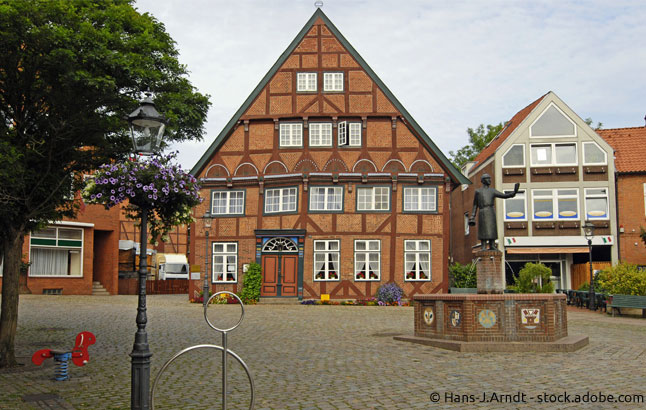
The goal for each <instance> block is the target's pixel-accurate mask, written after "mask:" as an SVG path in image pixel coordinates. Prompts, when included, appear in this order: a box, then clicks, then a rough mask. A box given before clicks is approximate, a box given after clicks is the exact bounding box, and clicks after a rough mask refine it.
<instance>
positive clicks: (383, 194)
mask: <svg viewBox="0 0 646 410" xmlns="http://www.w3.org/2000/svg"><path fill="white" fill-rule="evenodd" d="M388 210H390V187H365V188H358V189H357V211H388Z"/></svg>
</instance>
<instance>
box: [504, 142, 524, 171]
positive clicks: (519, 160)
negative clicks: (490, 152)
mask: <svg viewBox="0 0 646 410" xmlns="http://www.w3.org/2000/svg"><path fill="white" fill-rule="evenodd" d="M502 166H503V167H509V168H512V167H514V168H515V167H524V166H525V145H522V144H520V145H512V146H511V148H509V149H508V150H507V152H505V155H503V156H502Z"/></svg>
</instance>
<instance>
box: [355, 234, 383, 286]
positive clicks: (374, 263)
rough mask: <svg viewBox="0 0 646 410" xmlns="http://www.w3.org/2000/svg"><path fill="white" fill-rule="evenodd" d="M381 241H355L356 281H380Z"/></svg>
mask: <svg viewBox="0 0 646 410" xmlns="http://www.w3.org/2000/svg"><path fill="white" fill-rule="evenodd" d="M380 250H381V241H380V240H357V241H354V280H357V281H369V280H379V278H380V277H381V253H380Z"/></svg>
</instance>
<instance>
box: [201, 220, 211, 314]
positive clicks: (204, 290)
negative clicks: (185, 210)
mask: <svg viewBox="0 0 646 410" xmlns="http://www.w3.org/2000/svg"><path fill="white" fill-rule="evenodd" d="M212 217H213V216H212V215H211V214H210V213H209V212H208V211H207V212H206V213H205V214H204V216H203V217H202V218H203V219H204V231H205V235H206V246H205V247H204V286H203V287H202V303H203V304H204V307H205V308H206V304H207V303H209V288H210V286H209V229H211V218H212Z"/></svg>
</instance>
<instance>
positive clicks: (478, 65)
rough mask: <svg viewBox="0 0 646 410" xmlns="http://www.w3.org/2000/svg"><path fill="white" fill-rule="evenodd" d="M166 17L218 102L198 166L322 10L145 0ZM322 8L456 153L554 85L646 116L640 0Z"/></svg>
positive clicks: (194, 73) (594, 109) (582, 108)
mask: <svg viewBox="0 0 646 410" xmlns="http://www.w3.org/2000/svg"><path fill="white" fill-rule="evenodd" d="M136 7H137V8H138V9H139V10H140V11H141V12H150V13H151V14H153V15H154V16H155V17H156V18H157V19H158V20H160V21H162V22H163V23H164V24H165V25H166V29H167V31H168V32H169V33H170V35H171V36H172V37H173V39H174V40H175V41H176V42H177V47H178V49H179V51H180V61H181V62H182V63H183V64H185V65H187V67H188V69H189V71H190V73H191V74H190V80H191V82H192V83H193V85H195V86H196V87H197V88H198V89H199V90H200V92H203V93H208V94H210V95H211V102H212V104H213V105H212V107H211V110H210V111H209V116H208V122H207V125H206V130H207V133H206V137H205V139H204V141H202V142H201V143H195V142H190V143H183V144H180V145H178V146H174V149H178V150H179V151H180V154H179V160H180V162H181V163H182V165H183V166H185V167H187V168H192V167H193V165H194V164H195V163H196V162H197V160H198V159H199V158H200V156H201V155H202V153H203V152H204V151H205V150H206V148H207V147H208V146H209V145H210V144H211V143H212V142H213V140H214V139H215V137H216V136H217V135H218V134H219V132H220V131H221V129H222V128H223V127H224V125H225V124H226V123H227V121H229V119H230V118H231V116H232V115H233V114H234V113H235V111H236V110H237V109H238V108H239V107H240V105H241V104H242V103H243V102H244V100H245V99H246V98H247V96H248V95H249V94H250V93H251V91H252V90H253V89H254V87H255V86H256V85H257V84H258V82H259V81H260V79H261V78H262V77H263V76H264V75H265V73H266V72H267V71H268V70H269V69H270V67H271V66H272V65H273V63H274V62H275V61H276V60H277V59H278V57H279V56H280V54H281V53H282V52H283V51H284V50H285V49H286V48H287V46H288V45H289V43H290V42H291V41H292V40H293V38H294V37H295V36H296V34H297V33H298V32H299V30H300V29H301V28H302V27H303V25H304V24H305V23H306V22H307V20H308V19H309V18H310V17H311V15H312V14H313V13H314V11H315V7H314V0H271V1H260V0H237V1H230V0H210V1H209V0H183V1H180V0H137V3H136ZM323 11H324V12H325V14H326V15H327V16H328V17H329V18H330V20H331V21H332V22H333V23H334V24H335V26H336V27H337V28H338V29H339V30H340V31H341V33H343V35H344V36H345V37H346V39H347V40H348V41H349V42H350V43H351V44H352V45H353V46H354V48H355V49H356V50H357V51H358V52H359V54H361V56H362V57H363V58H364V59H365V60H366V62H367V63H368V64H369V65H370V66H371V67H372V69H373V70H374V71H375V72H376V73H377V75H378V76H379V77H380V78H381V80H382V81H383V82H384V83H385V84H386V86H387V87H388V88H389V89H390V90H391V91H392V92H393V93H394V95H395V96H396V97H397V99H399V101H400V102H401V103H402V104H403V105H404V107H406V109H407V110H408V111H409V113H410V114H411V115H412V116H413V117H414V118H415V119H416V120H417V122H418V123H419V124H420V125H421V126H422V127H423V128H424V130H425V131H426V133H427V134H428V135H429V136H431V138H432V139H433V140H434V142H435V143H436V144H437V145H438V147H439V148H440V149H442V150H443V151H444V153H445V154H447V155H448V153H449V151H450V150H456V149H459V148H460V147H462V146H463V145H465V144H467V142H468V136H467V133H466V129H467V128H469V127H472V128H475V127H477V126H478V125H479V124H481V123H484V124H492V123H498V122H501V121H506V120H508V119H510V118H511V117H512V116H513V115H514V114H515V113H516V112H517V111H519V110H520V109H522V108H523V107H525V106H526V105H528V104H529V103H531V102H532V101H534V100H535V99H536V98H538V97H540V96H541V95H543V94H545V93H546V92H548V91H554V92H555V93H556V94H557V95H558V96H559V97H561V99H563V100H564V101H565V103H566V104H568V105H569V106H570V108H572V109H573V110H574V111H575V112H576V113H577V114H579V116H581V117H582V118H587V117H591V118H592V119H593V120H594V121H595V124H596V123H597V122H602V123H603V124H604V128H621V127H635V126H644V116H645V115H646V47H645V45H644V43H645V41H646V40H645V39H646V6H644V2H643V0H642V1H636V0H635V1H630V0H626V1H622V0H615V1H612V2H610V1H607V0H604V1H600V0H599V1H568V0H561V1H540V0H536V1H512V0H509V1H507V0H488V1H480V0H475V1H459V0H458V1H434V0H428V1H422V0H412V1H411V0H406V1H403V0H399V1H394V0H392V1H391V0H374V1H365V0H324V5H323Z"/></svg>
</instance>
